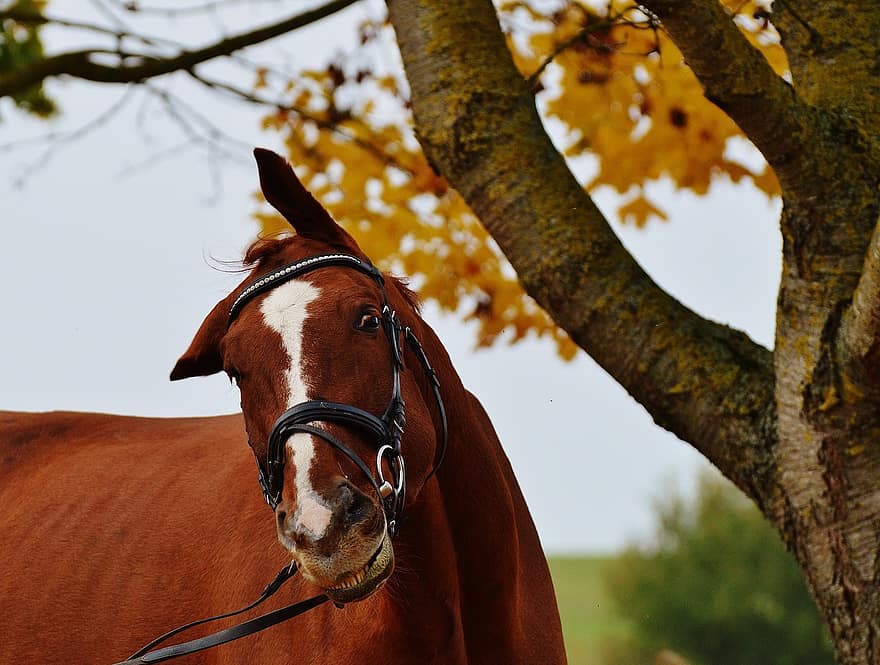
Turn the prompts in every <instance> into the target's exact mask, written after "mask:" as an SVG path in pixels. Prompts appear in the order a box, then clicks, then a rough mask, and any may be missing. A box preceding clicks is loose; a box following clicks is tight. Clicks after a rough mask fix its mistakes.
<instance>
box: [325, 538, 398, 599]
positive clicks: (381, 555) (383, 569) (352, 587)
mask: <svg viewBox="0 0 880 665" xmlns="http://www.w3.org/2000/svg"><path fill="white" fill-rule="evenodd" d="M393 570H394V548H393V547H392V546H391V538H390V537H389V536H388V534H387V533H386V534H385V537H384V538H383V539H382V543H381V544H380V545H379V547H378V549H377V550H376V551H375V552H374V553H373V556H371V557H370V559H369V561H367V563H365V564H364V566H363V567H362V568H360V569H359V570H356V571H355V572H353V573H349V574H347V575H345V576H344V577H342V578H341V579H339V580H337V582H336V584H334V585H333V586H331V587H327V588H326V589H324V592H325V593H326V594H327V595H328V596H329V597H330V600H332V601H334V602H336V603H353V602H355V601H358V600H363V599H365V598H367V597H368V596H371V595H373V594H374V593H376V591H378V590H379V587H381V586H382V584H383V583H384V582H385V580H387V579H388V577H389V576H390V575H391V573H392V571H393Z"/></svg>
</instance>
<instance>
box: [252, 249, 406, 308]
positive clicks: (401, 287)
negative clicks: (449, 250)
mask: <svg viewBox="0 0 880 665" xmlns="http://www.w3.org/2000/svg"><path fill="white" fill-rule="evenodd" d="M294 238H295V236H294V235H292V234H287V233H284V234H279V235H273V236H261V237H259V238H257V239H256V240H255V241H254V242H252V243H251V245H250V247H248V248H247V251H246V252H245V254H244V260H243V261H242V264H243V265H244V267H245V268H259V267H261V266H265V265H271V264H273V263H279V262H280V261H279V257H280V255H281V253H282V252H283V251H284V250H285V249H286V248H287V247H288V246H289V245H290V244H291V243H292V242H293V241H294ZM383 275H385V280H386V282H390V283H391V284H393V285H394V287H396V288H397V291H398V292H399V293H400V295H402V296H403V299H404V301H405V302H406V304H407V305H409V307H410V309H412V311H413V312H414V313H415V314H418V315H421V313H422V303H421V301H420V300H419V297H418V295H417V294H416V292H415V291H413V290H412V289H411V288H410V286H409V281H408V280H406V279H404V278H402V277H396V276H394V275H389V274H387V273H384V272H383Z"/></svg>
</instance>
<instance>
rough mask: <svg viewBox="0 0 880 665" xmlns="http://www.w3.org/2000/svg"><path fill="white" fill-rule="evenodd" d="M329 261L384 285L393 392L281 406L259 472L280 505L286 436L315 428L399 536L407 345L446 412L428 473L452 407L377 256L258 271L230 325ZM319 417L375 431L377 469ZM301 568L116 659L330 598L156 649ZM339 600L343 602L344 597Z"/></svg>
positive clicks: (193, 647)
mask: <svg viewBox="0 0 880 665" xmlns="http://www.w3.org/2000/svg"><path fill="white" fill-rule="evenodd" d="M330 266H347V267H350V268H353V269H355V270H358V271H359V272H362V273H364V274H365V275H367V276H369V277H371V278H372V279H373V280H374V281H375V282H376V283H377V284H378V285H379V288H380V289H381V291H382V328H383V330H384V331H385V335H386V337H387V338H388V342H389V345H390V347H391V367H392V383H391V398H390V399H389V402H388V406H387V407H386V408H385V411H384V413H383V414H382V415H381V416H376V415H374V414H372V413H370V412H368V411H364V410H363V409H360V408H358V407H356V406H353V405H350V404H343V403H339V402H329V401H325V400H308V401H305V402H300V403H299V404H295V405H294V406H292V407H291V408H289V409H287V410H286V411H285V412H284V413H282V414H281V415H280V416H279V417H278V419H277V420H276V421H275V424H274V426H273V427H272V431H271V432H270V434H269V440H268V442H267V449H266V460H265V463H264V462H263V461H262V460H260V459H259V457H256V453H254V455H255V458H256V462H257V468H258V473H259V475H258V481H259V484H260V489H261V490H262V492H263V497H264V499H265V500H266V503H267V504H268V505H269V507H270V508H271V509H272V511H273V512H274V511H275V509H276V508H277V507H278V504H279V503H280V502H281V491H282V488H283V484H284V475H283V473H284V464H285V454H284V448H285V446H284V444H285V442H286V441H287V439H288V438H289V437H290V436H291V435H293V434H295V433H305V434H310V435H312V436H316V437H318V438H320V439H322V440H324V441H325V442H327V443H328V444H330V445H331V446H332V447H333V448H335V449H336V450H338V451H339V452H341V453H343V454H344V455H345V456H346V457H348V458H349V459H350V460H351V461H352V462H353V463H354V464H355V465H356V466H357V467H358V468H359V469H360V470H361V472H362V473H363V474H364V475H365V476H366V477H367V479H368V480H369V481H370V484H371V485H372V486H373V489H374V490H375V491H376V493H377V495H378V496H379V499H380V502H381V504H382V508H383V510H384V512H385V518H386V524H387V529H388V535H389V537H394V536H395V535H396V534H397V531H398V529H399V525H400V518H401V515H402V513H403V507H404V503H405V501H406V466H405V464H404V461H403V452H402V449H401V438H402V437H403V430H404V426H405V425H406V413H405V410H406V405H405V403H404V400H403V396H402V395H401V389H400V372H401V371H403V370H405V369H406V367H405V365H404V359H403V354H404V347H406V348H409V349H410V350H411V351H412V352H413V354H414V355H415V357H416V358H417V359H418V361H419V364H420V365H421V366H422V371H423V372H424V373H425V376H426V377H427V378H428V381H429V383H430V384H431V389H432V391H433V393H434V399H435V401H436V404H437V409H438V412H439V415H440V432H441V437H440V446H439V450H438V453H437V455H436V458H435V460H434V466H433V468H432V469H431V472H430V473H429V474H428V476H427V478H426V480H429V479H430V478H431V477H432V476H433V475H434V474H435V473H436V472H437V469H438V468H439V467H440V464H442V462H443V459H444V457H445V455H446V447H447V438H448V429H447V422H446V408H445V406H444V405H443V399H442V397H441V395H440V380H439V379H438V378H437V373H436V372H435V371H434V368H433V367H432V366H431V363H430V362H429V361H428V357H427V355H425V351H424V349H423V348H422V345H421V343H420V342H419V340H418V338H417V337H416V336H415V334H414V333H413V331H412V329H411V328H409V327H408V326H403V325H402V324H401V322H400V320H399V319H398V318H397V314H396V312H395V311H394V310H393V309H392V308H391V306H390V305H389V303H388V294H387V293H386V291H385V279H384V277H383V276H382V273H381V272H379V270H378V269H377V268H376V267H375V266H373V265H372V264H371V263H369V262H367V261H362V260H361V259H359V258H357V257H356V256H352V255H351V254H320V255H317V256H311V257H308V258H306V259H302V260H300V261H297V262H295V263H291V264H288V265H285V266H282V267H281V268H278V269H277V270H274V271H272V272H270V273H268V274H266V275H264V276H262V277H258V278H257V279H255V280H254V281H252V282H250V283H249V284H248V285H247V286H245V288H244V289H243V290H242V291H241V293H239V295H238V296H237V297H236V298H235V300H234V301H233V303H232V306H231V307H230V309H229V320H228V323H227V326H228V325H231V324H232V322H233V321H234V320H235V318H236V317H237V316H238V314H239V313H240V312H241V310H242V308H243V307H244V306H245V305H246V304H247V303H248V302H249V301H251V300H252V299H253V298H255V297H256V296H258V295H260V294H262V293H265V292H266V291H269V290H271V289H273V288H275V287H276V286H279V285H280V284H283V283H285V282H287V281H290V280H291V279H294V278H296V277H299V276H300V275H303V274H305V273H308V272H311V271H313V270H317V269H318V268H324V267H330ZM315 422H331V423H339V424H343V425H352V426H354V427H356V428H358V429H361V430H363V431H366V432H367V433H369V434H371V435H372V436H373V437H374V438H375V439H376V441H377V442H378V449H377V452H376V463H375V468H376V471H375V476H374V475H373V472H372V471H371V470H370V467H369V466H368V465H367V464H366V462H364V461H363V460H362V459H361V458H360V457H359V456H358V454H357V453H355V452H354V451H353V450H352V449H351V448H350V447H349V446H347V445H346V444H345V443H344V442H342V441H341V440H339V439H338V438H337V437H335V436H333V435H332V434H331V433H330V432H328V431H327V430H325V429H322V428H320V427H316V426H315V425H313V424H312V423H315ZM248 445H251V441H248ZM251 448H252V449H253V445H251ZM383 462H385V463H387V465H388V468H389V469H390V471H391V477H390V478H386V477H385V471H384V469H383ZM296 573H297V567H296V564H295V563H294V562H291V563H290V564H288V565H286V566H285V567H284V568H282V569H281V570H280V571H279V572H278V574H277V575H276V576H275V579H274V580H272V582H270V583H269V584H268V585H266V588H265V589H263V592H262V594H260V596H259V598H257V599H256V600H255V601H253V602H252V603H250V604H249V605H247V606H245V607H243V608H241V609H240V610H236V611H234V612H227V613H225V614H219V615H217V616H213V617H210V618H206V619H199V620H197V621H193V622H191V623H188V624H185V625H183V626H179V627H178V628H175V629H173V630H170V631H168V632H167V633H165V634H163V635H160V636H159V637H157V638H155V639H154V640H152V641H150V642H149V643H148V644H146V645H144V646H143V647H141V648H140V649H138V651H136V652H135V653H134V654H132V655H131V656H129V657H128V659H126V660H124V661H121V662H120V663H116V665H135V664H145V663H160V662H163V661H166V660H170V659H172V658H177V657H178V656H184V655H186V654H190V653H195V652H197V651H204V650H205V649H209V648H211V647H214V646H219V645H221V644H225V643H227V642H231V641H233V640H237V639H240V638H242V637H246V636H248V635H252V634H254V633H257V632H260V631H262V630H265V629H267V628H270V627H272V626H274V625H276V624H278V623H281V622H283V621H287V620H288V619H291V618H293V617H295V616H298V615H300V614H303V613H304V612H307V611H308V610H310V609H313V608H315V607H317V606H318V605H321V604H323V603H325V602H327V601H328V600H330V598H329V597H328V596H326V595H325V594H320V595H318V596H315V597H313V598H309V599H307V600H303V601H299V602H297V603H292V604H290V605H287V606H285V607H282V608H280V609H277V610H274V611H272V612H268V613H266V614H263V615H261V616H258V617H256V618H254V619H250V620H249V621H245V622H243V623H240V624H237V625H235V626H232V627H230V628H226V629H223V630H220V631H217V632H215V633H212V634H210V635H207V636H205V637H201V638H198V639H194V640H190V641H188V642H182V643H179V644H173V645H171V646H167V647H164V648H161V649H155V650H153V651H150V649H153V648H154V647H156V646H158V645H159V644H161V643H163V642H165V641H167V640H169V639H171V638H172V637H174V636H175V635H178V634H180V633H182V632H184V631H186V630H189V629H191V628H195V627H196V626H201V625H203V624H206V623H210V622H212V621H218V620H220V619H228V618H230V617H233V616H237V615H239V614H243V613H244V612H247V611H248V610H251V609H253V608H255V607H257V606H258V605H260V604H261V603H262V602H263V601H265V600H266V599H268V598H269V597H270V596H272V595H273V594H274V593H275V592H276V591H278V589H280V588H281V586H282V585H283V584H284V583H285V582H286V581H287V580H288V579H290V578H291V577H293V576H294V575H295V574H296ZM337 607H342V606H341V605H337Z"/></svg>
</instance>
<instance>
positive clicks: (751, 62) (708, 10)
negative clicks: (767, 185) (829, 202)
mask: <svg viewBox="0 0 880 665" xmlns="http://www.w3.org/2000/svg"><path fill="white" fill-rule="evenodd" d="M641 5H642V6H643V7H644V8H646V9H647V10H648V11H650V12H652V13H653V14H655V15H656V16H657V17H659V19H660V21H661V22H662V24H663V27H664V29H665V30H666V32H667V33H668V34H669V36H670V37H671V38H672V41H674V42H675V45H676V46H677V47H678V48H679V49H680V50H681V52H682V53H683V54H684V58H685V61H686V62H687V64H688V66H689V67H690V68H691V69H692V70H693V71H694V73H695V74H696V76H697V78H698V79H699V80H700V82H701V83H702V84H703V87H704V89H705V94H706V97H707V98H708V99H709V100H710V101H711V102H713V103H714V104H716V105H717V106H718V107H719V108H720V109H721V110H723V111H724V112H725V113H727V115H729V116H730V117H731V119H733V121H734V122H736V124H737V125H739V126H740V128H741V129H742V130H743V132H745V134H746V136H748V137H749V139H751V140H752V142H753V143H754V144H755V146H756V147H757V148H758V150H760V151H761V153H762V154H763V155H764V158H765V159H766V160H767V162H768V163H769V164H770V166H771V167H772V168H773V170H774V172H775V173H776V176H777V178H779V181H780V183H781V184H782V188H783V190H792V191H794V190H795V189H796V188H797V187H798V185H799V183H800V182H801V181H802V179H801V175H802V173H803V169H804V168H805V165H804V162H805V161H806V160H805V159H804V157H805V155H806V154H809V151H807V150H806V147H807V146H810V145H815V144H816V143H817V142H820V141H822V140H823V138H824V137H825V134H824V133H823V131H822V130H821V123H820V122H819V121H818V118H817V113H816V112H815V111H814V110H813V109H811V107H809V106H808V105H806V104H804V102H803V101H802V100H801V99H800V98H799V97H798V96H797V95H796V94H795V91H794V89H793V88H792V86H791V85H789V84H788V83H787V82H786V81H785V80H783V79H782V78H780V77H779V76H777V74H776V72H774V71H773V69H772V67H770V65H769V63H768V62H767V61H766V60H765V59H764V56H763V55H762V54H761V53H760V51H758V50H757V49H756V48H754V47H753V46H752V45H751V44H749V42H748V40H747V39H746V38H745V37H744V36H743V34H742V33H741V32H740V30H739V28H737V27H736V25H735V24H734V22H733V20H732V18H731V17H730V16H729V15H728V14H727V13H726V11H725V10H724V8H723V7H722V5H721V3H719V2H718V0H690V1H688V2H682V1H680V0H643V1H642V2H641ZM807 168H808V167H807Z"/></svg>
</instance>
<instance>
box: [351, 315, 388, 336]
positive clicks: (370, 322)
mask: <svg viewBox="0 0 880 665" xmlns="http://www.w3.org/2000/svg"><path fill="white" fill-rule="evenodd" d="M380 325H382V321H381V319H379V316H378V315H376V314H364V315H363V316H361V320H360V321H358V323H357V325H356V326H355V328H357V329H358V330H363V331H364V332H376V331H377V330H379V326H380Z"/></svg>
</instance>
